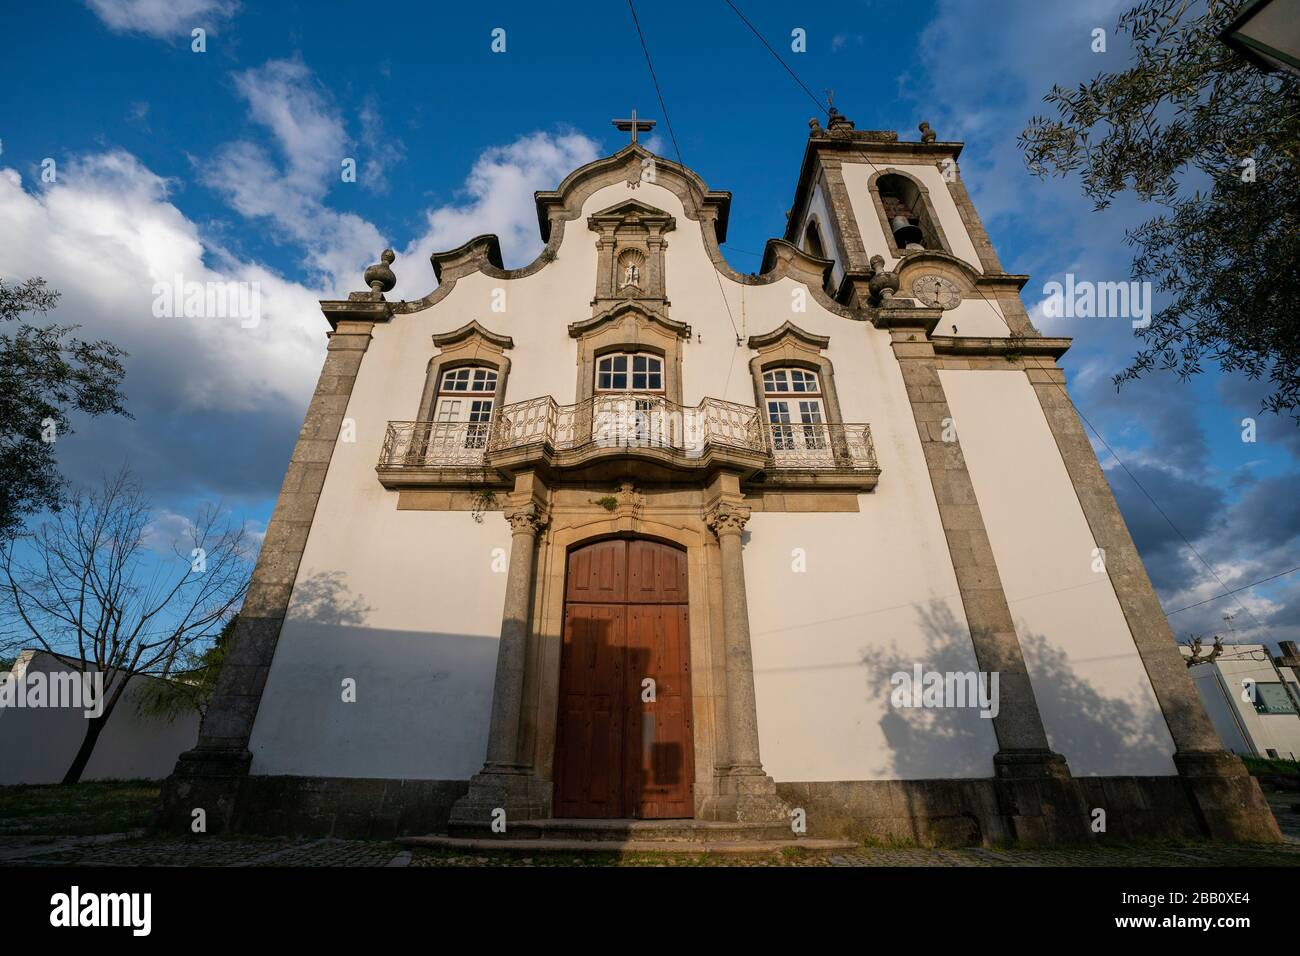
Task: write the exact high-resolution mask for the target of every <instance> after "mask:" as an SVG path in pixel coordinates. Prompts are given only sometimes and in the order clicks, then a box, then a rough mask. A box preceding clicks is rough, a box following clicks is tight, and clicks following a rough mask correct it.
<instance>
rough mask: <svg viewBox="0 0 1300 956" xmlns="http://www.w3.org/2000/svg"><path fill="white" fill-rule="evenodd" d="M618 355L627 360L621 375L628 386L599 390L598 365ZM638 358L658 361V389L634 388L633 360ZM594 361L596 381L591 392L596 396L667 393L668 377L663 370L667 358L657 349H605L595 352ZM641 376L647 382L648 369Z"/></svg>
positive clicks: (599, 372) (599, 370) (599, 371)
mask: <svg viewBox="0 0 1300 956" xmlns="http://www.w3.org/2000/svg"><path fill="white" fill-rule="evenodd" d="M618 355H623V356H626V357H627V360H628V361H627V369H626V370H625V372H624V373H623V374H625V375H626V376H627V383H628V384H627V387H626V388H601V387H600V381H599V378H600V374H601V368H600V363H601V362H602V361H603V360H604V359H607V358H613V357H615V356H618ZM638 356H646V357H648V358H653V359H656V360H658V362H659V369H658V372H657V374H658V375H659V387H658V388H637V387H635V386H634V385H633V384H632V383H633V376H634V375H635V374H636V372H635V370H634V364H635V362H634V360H635V359H636V358H637V357H638ZM594 361H595V375H596V377H597V378H596V381H595V382H593V383H592V391H593V393H594V394H597V395H609V394H615V393H620V392H636V393H638V394H643V395H664V394H666V391H667V382H668V375H667V372H666V370H665V366H666V365H667V362H668V359H667V356H665V355H664V353H663V352H662V351H661V350H659V349H656V348H644V347H643V348H637V349H621V348H607V349H602V350H601V351H599V352H597V353H596V354H595V356H594ZM613 374H617V373H613ZM643 374H645V375H646V377H647V380H648V379H649V375H650V374H651V373H650V371H649V368H648V367H647V369H646V371H645V372H644V373H643Z"/></svg>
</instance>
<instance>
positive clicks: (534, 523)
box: [449, 473, 550, 833]
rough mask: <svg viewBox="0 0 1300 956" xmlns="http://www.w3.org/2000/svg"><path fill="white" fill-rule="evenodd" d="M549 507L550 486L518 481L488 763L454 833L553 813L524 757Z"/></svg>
mask: <svg viewBox="0 0 1300 956" xmlns="http://www.w3.org/2000/svg"><path fill="white" fill-rule="evenodd" d="M546 501H547V489H546V486H545V485H543V484H542V482H541V480H540V479H538V478H537V477H536V476H535V475H534V474H532V473H526V474H523V475H520V476H518V477H516V479H515V490H514V492H513V493H511V495H510V496H509V498H508V500H507V502H506V507H505V519H506V521H508V522H509V523H510V531H511V535H512V536H511V541H510V566H509V573H508V577H507V579H506V597H505V604H504V606H503V608H502V612H501V642H500V644H499V645H498V648H497V667H496V677H495V679H494V681H493V684H492V716H491V720H490V723H489V725H488V745H487V757H486V760H485V761H484V764H483V769H482V770H481V771H479V772H478V773H477V774H475V775H474V777H473V778H472V779H471V780H470V785H469V792H468V793H467V794H466V795H465V796H464V797H462V798H461V799H460V800H458V801H457V802H456V804H455V806H453V807H452V809H451V817H450V820H449V828H450V829H451V831H452V832H453V833H455V832H460V831H469V832H477V831H481V830H482V828H483V827H484V826H486V825H488V824H490V823H491V822H492V820H493V814H494V813H495V812H496V811H497V810H504V811H505V819H506V828H507V832H509V825H510V821H512V820H535V819H538V818H541V817H544V816H546V814H547V812H548V808H549V803H550V794H549V788H548V787H547V786H546V785H545V784H544V783H543V782H542V781H539V780H538V779H537V778H536V775H535V774H534V773H533V767H532V762H531V761H530V760H526V759H521V758H520V755H519V730H520V726H519V724H520V714H521V711H522V707H523V695H524V670H525V667H526V664H527V658H528V632H529V619H530V617H531V614H530V612H531V609H532V593H533V577H534V568H535V566H536V555H537V536H538V534H539V533H540V532H541V530H542V529H543V528H544V527H545V526H546V524H547V520H548V517H547V510H546Z"/></svg>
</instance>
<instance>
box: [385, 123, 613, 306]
mask: <svg viewBox="0 0 1300 956" xmlns="http://www.w3.org/2000/svg"><path fill="white" fill-rule="evenodd" d="M599 155H600V148H599V146H598V144H597V143H596V142H595V141H593V140H591V139H588V138H587V137H586V136H583V135H582V134H581V133H576V132H570V133H564V134H560V135H555V136H552V135H550V134H548V133H533V134H531V135H528V136H522V137H520V138H519V139H517V140H515V141H514V142H513V143H510V144H509V145H508V146H499V147H493V148H492V149H489V150H487V151H485V152H484V153H483V155H481V156H480V157H479V158H478V161H477V162H475V163H474V167H473V169H472V170H471V171H470V174H469V178H468V179H467V180H466V182H465V187H464V190H463V192H464V197H465V198H464V200H463V201H462V202H460V203H458V204H450V205H446V206H441V207H439V208H437V209H432V210H430V211H429V212H428V213H427V214H426V216H425V231H424V234H423V235H422V236H420V237H419V238H418V239H416V240H415V241H414V242H412V243H411V244H410V245H408V246H407V247H406V249H404V250H403V251H402V255H401V259H400V260H399V262H400V261H406V262H411V261H415V262H419V263H424V262H427V261H428V259H429V255H430V254H431V253H433V252H437V251H440V250H446V249H454V248H456V247H457V246H460V245H462V244H464V243H465V242H466V241H468V240H470V239H472V238H473V237H474V236H477V235H481V234H482V233H485V232H491V233H495V234H496V235H497V236H498V237H499V238H500V240H501V257H502V259H503V260H504V261H505V264H506V266H507V267H508V268H514V267H518V266H521V265H527V264H528V263H529V262H531V261H532V259H533V258H534V257H535V256H536V255H537V253H538V252H540V251H541V247H542V240H541V238H540V235H539V233H538V230H537V209H536V206H535V205H534V203H533V192H534V191H536V190H538V189H554V188H555V187H556V186H557V185H559V183H560V181H561V180H562V179H563V178H564V177H565V176H567V175H568V174H569V173H571V172H572V171H573V170H574V169H576V168H577V167H579V166H581V165H583V164H585V163H589V162H591V161H592V160H593V159H595V158H596V157H597V156H599ZM395 271H396V272H397V276H398V284H397V288H396V289H394V290H393V292H392V293H391V294H390V296H389V298H403V299H417V298H419V297H421V296H423V295H426V294H427V293H428V292H429V290H430V289H432V288H433V281H434V280H433V276H432V275H431V274H430V273H429V272H428V271H427V268H426V267H421V268H419V269H395Z"/></svg>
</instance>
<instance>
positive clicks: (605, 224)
mask: <svg viewBox="0 0 1300 956" xmlns="http://www.w3.org/2000/svg"><path fill="white" fill-rule="evenodd" d="M587 226H588V228H590V229H591V230H592V232H595V233H597V234H598V235H599V238H598V239H597V240H596V254H597V257H598V258H597V268H596V295H595V298H593V300H592V306H593V307H594V311H593V313H592V314H593V315H599V314H601V313H602V312H604V311H605V310H607V309H609V308H611V307H612V306H613V305H615V304H616V303H618V302H620V301H626V300H627V299H638V300H641V301H643V302H645V300H647V299H648V300H652V301H650V302H645V304H646V305H647V306H648V307H650V308H653V309H655V310H656V311H664V310H665V307H666V306H667V304H668V303H667V301H666V293H665V291H664V287H665V279H664V250H665V249H666V248H668V243H667V242H666V241H665V240H664V235H665V233H668V232H671V231H672V230H673V229H674V228H675V226H676V223H675V222H674V220H673V217H672V216H670V215H668V213H666V212H664V211H663V210H662V209H656V208H655V207H654V206H650V205H648V204H646V203H643V202H640V201H639V200H636V199H629V200H626V201H624V202H621V203H619V204H617V205H615V206H610V207H609V208H608V209H603V210H601V211H600V212H598V213H595V214H594V215H592V216H589V217H588V218H587Z"/></svg>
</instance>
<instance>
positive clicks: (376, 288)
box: [365, 249, 397, 292]
mask: <svg viewBox="0 0 1300 956" xmlns="http://www.w3.org/2000/svg"><path fill="white" fill-rule="evenodd" d="M396 258H397V255H396V254H395V253H394V252H393V250H392V249H385V250H384V252H383V254H382V255H381V256H380V257H379V262H377V263H375V264H374V265H373V266H371V267H370V268H369V269H367V270H366V275H365V279H366V285H368V286H370V291H371V292H391V291H392V288H393V286H395V285H397V276H395V275H393V270H392V269H390V268H389V266H391V265H392V264H393V260H394V259H396Z"/></svg>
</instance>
